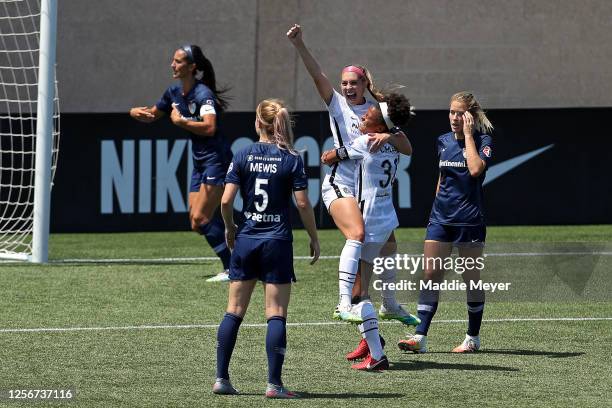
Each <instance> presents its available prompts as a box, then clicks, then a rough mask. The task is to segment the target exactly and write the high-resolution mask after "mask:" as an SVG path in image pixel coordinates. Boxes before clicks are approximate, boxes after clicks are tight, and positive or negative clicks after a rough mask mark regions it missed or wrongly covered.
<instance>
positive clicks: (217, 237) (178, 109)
mask: <svg viewBox="0 0 612 408" xmlns="http://www.w3.org/2000/svg"><path fill="white" fill-rule="evenodd" d="M170 67H171V68H172V77H173V78H174V79H176V80H178V82H177V83H175V84H174V85H171V86H170V87H168V89H166V91H165V92H164V94H163V95H162V97H161V99H160V100H159V101H158V102H157V103H156V104H155V105H153V106H151V107H146V106H140V107H135V108H132V109H131V110H130V116H132V117H133V118H134V119H136V120H138V121H140V122H144V123H151V122H154V121H156V120H158V119H159V118H161V117H163V116H166V115H169V116H170V120H171V121H172V123H173V124H174V125H176V126H178V127H180V128H181V129H185V130H186V131H188V132H189V135H190V136H191V147H192V157H193V171H192V173H191V186H190V189H189V220H190V223H191V229H192V230H193V231H195V232H197V233H198V234H200V235H203V236H204V238H206V241H208V243H209V244H210V246H211V247H212V249H213V250H214V251H215V253H216V254H217V256H218V257H219V258H220V259H221V262H222V264H223V272H221V273H219V274H217V275H216V276H214V277H212V278H210V279H208V280H207V281H208V282H216V281H219V282H224V281H229V276H228V269H229V262H230V251H229V249H228V248H227V245H226V244H225V239H224V236H223V232H224V229H223V221H222V220H221V217H220V215H219V214H218V213H217V208H218V207H219V203H220V201H221V196H222V195H223V182H224V180H225V172H226V171H227V166H228V164H229V162H230V161H231V151H230V150H229V146H228V145H227V142H226V140H225V139H224V137H223V135H222V134H221V132H220V131H219V118H218V115H217V114H218V113H221V112H223V111H224V110H225V109H226V108H227V106H228V102H227V99H226V97H225V96H223V95H224V94H225V92H226V90H224V89H217V82H216V79H215V71H214V69H213V66H212V63H211V62H210V60H208V58H206V56H205V55H204V54H203V53H202V50H201V49H200V47H198V46H197V45H184V46H182V47H181V48H179V49H177V50H176V51H175V52H174V56H173V57H172V63H171V64H170Z"/></svg>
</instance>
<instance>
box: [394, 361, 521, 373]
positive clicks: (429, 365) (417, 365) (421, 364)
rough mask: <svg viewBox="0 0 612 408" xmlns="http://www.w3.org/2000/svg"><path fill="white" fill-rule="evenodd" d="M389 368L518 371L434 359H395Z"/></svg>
mask: <svg viewBox="0 0 612 408" xmlns="http://www.w3.org/2000/svg"><path fill="white" fill-rule="evenodd" d="M389 370H405V371H415V370H465V371H520V370H519V369H518V368H514V367H502V366H493V365H483V364H466V363H436V362H434V361H395V362H393V363H391V367H389Z"/></svg>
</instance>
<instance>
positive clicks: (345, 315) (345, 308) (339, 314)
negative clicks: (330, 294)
mask: <svg viewBox="0 0 612 408" xmlns="http://www.w3.org/2000/svg"><path fill="white" fill-rule="evenodd" d="M332 317H333V318H334V319H336V320H344V321H345V322H349V323H363V319H362V318H361V316H359V315H358V314H357V313H355V311H354V310H353V305H351V304H344V305H343V304H341V303H339V304H338V305H337V306H336V308H335V309H334V313H333V315H332Z"/></svg>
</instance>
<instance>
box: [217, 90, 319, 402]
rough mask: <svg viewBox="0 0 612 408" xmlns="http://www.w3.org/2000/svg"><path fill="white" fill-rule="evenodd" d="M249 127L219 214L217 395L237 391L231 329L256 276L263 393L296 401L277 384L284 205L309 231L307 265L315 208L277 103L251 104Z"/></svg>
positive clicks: (286, 242)
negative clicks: (222, 298)
mask: <svg viewBox="0 0 612 408" xmlns="http://www.w3.org/2000/svg"><path fill="white" fill-rule="evenodd" d="M255 129H256V131H257V133H258V134H259V142H257V143H253V144H252V145H250V146H247V147H246V148H244V149H242V150H240V151H239V152H237V153H236V155H235V156H234V159H233V161H232V163H231V164H230V167H229V170H228V174H227V177H226V185H225V192H224V193H223V198H222V200H221V212H222V214H223V220H224V221H225V234H226V239H227V244H228V246H229V247H230V248H232V249H233V252H232V259H231V266H230V279H231V282H230V287H229V301H228V306H227V311H226V313H225V316H224V317H223V320H222V321H221V325H220V326H219V331H218V333H217V380H216V382H215V384H214V386H213V392H214V393H216V394H236V393H237V391H236V389H235V388H234V387H233V386H232V384H231V383H230V379H229V372H228V367H229V362H230V358H231V355H232V351H233V349H234V345H235V343H236V337H237V335H238V329H239V327H240V323H241V322H242V318H243V317H244V314H245V313H246V310H247V307H248V305H249V301H250V298H251V294H252V292H253V288H254V287H255V284H256V283H257V280H258V279H259V280H261V281H263V283H264V291H265V298H266V318H267V321H268V331H267V334H266V352H267V354H268V387H267V390H266V397H268V398H297V395H296V394H295V393H293V392H291V391H289V390H287V389H286V388H285V387H284V385H283V382H282V381H281V370H282V366H283V361H284V358H285V349H286V347H287V339H286V331H285V324H286V318H287V306H288V304H289V295H290V292H291V282H292V281H295V275H294V272H293V248H292V233H291V222H290V219H289V208H290V205H291V195H292V192H293V196H294V197H295V201H296V205H297V209H298V212H299V214H300V218H301V219H302V223H303V224H304V227H305V228H306V231H307V232H308V235H309V236H310V254H311V256H312V257H313V258H312V261H311V264H313V263H314V262H315V261H316V260H317V259H318V257H319V252H320V250H319V241H318V238H317V230H316V225H315V220H314V213H313V210H312V207H311V205H310V202H309V200H308V193H307V190H306V187H307V178H306V174H305V173H304V163H303V162H302V158H301V157H300V156H299V155H298V154H297V152H296V151H295V150H293V147H292V141H293V134H292V131H291V122H290V118H289V113H288V112H287V109H285V107H284V105H283V103H282V101H279V100H276V99H268V100H264V101H263V102H261V103H260V104H259V106H258V107H257V118H256V120H255ZM238 190H240V194H241V196H242V199H243V203H244V207H243V208H244V215H245V217H246V220H245V222H244V223H243V224H241V225H240V227H238V229H236V226H235V225H234V219H233V211H234V210H233V202H234V198H235V197H236V194H237V192H238Z"/></svg>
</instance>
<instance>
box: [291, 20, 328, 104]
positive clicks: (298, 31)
mask: <svg viewBox="0 0 612 408" xmlns="http://www.w3.org/2000/svg"><path fill="white" fill-rule="evenodd" d="M287 38H289V41H291V44H293V46H294V47H295V49H296V50H297V52H298V54H300V58H302V62H303V63H304V66H305V67H306V70H307V71H308V73H309V74H310V76H311V77H312V80H313V81H314V83H315V86H316V87H317V91H319V95H321V99H323V101H324V102H325V104H326V105H329V104H330V103H331V100H332V96H333V95H334V88H333V86H332V84H331V82H330V81H329V78H327V76H326V75H325V74H324V73H323V71H321V67H320V66H319V63H318V62H317V60H316V59H315V58H314V57H313V56H312V54H311V53H310V51H309V50H308V48H306V44H304V41H303V40H302V28H301V27H300V26H299V25H298V24H294V25H293V27H291V28H290V29H289V31H287Z"/></svg>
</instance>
